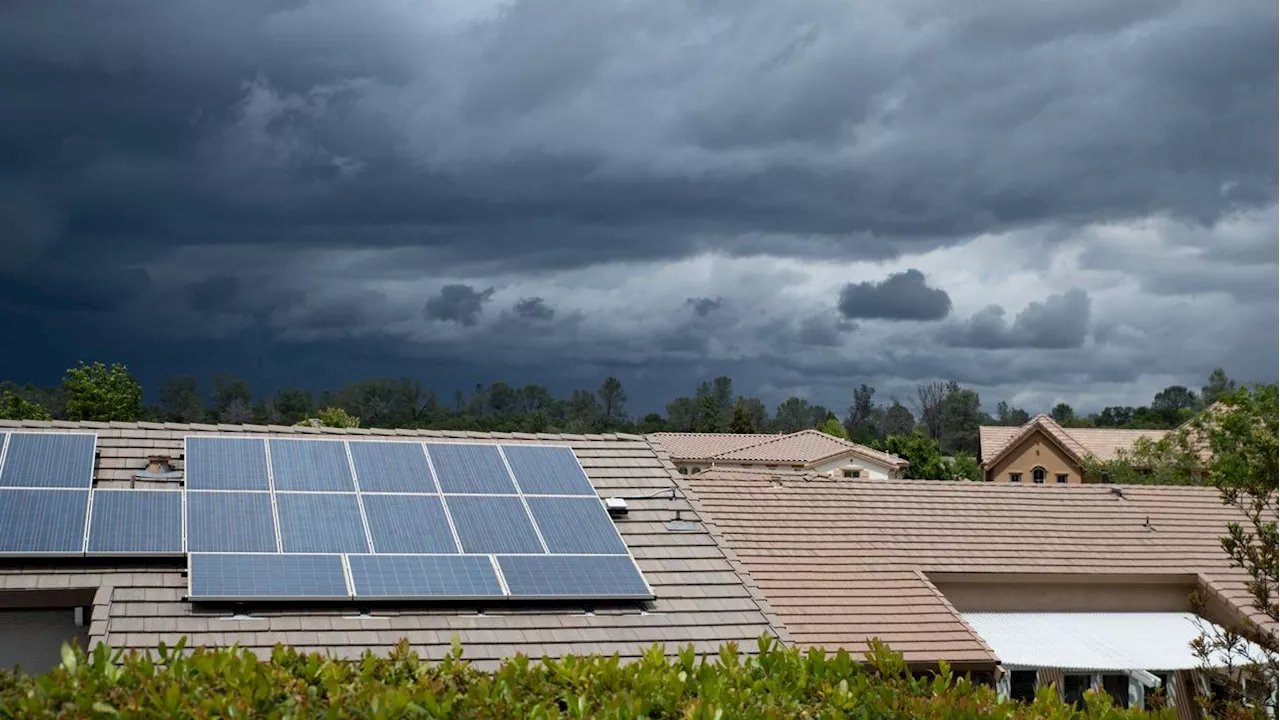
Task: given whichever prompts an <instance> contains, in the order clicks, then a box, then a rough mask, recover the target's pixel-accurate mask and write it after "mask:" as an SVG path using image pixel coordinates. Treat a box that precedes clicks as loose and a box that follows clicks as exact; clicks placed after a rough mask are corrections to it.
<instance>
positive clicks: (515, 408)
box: [0, 363, 1236, 479]
mask: <svg viewBox="0 0 1280 720" xmlns="http://www.w3.org/2000/svg"><path fill="white" fill-rule="evenodd" d="M1235 387H1236V382H1235V381H1234V380H1232V379H1231V378H1230V377H1228V376H1227V374H1226V372H1224V371H1223V370H1222V369H1220V368H1219V369H1216V370H1214V371H1213V373H1212V374H1210V376H1209V378H1208V381H1207V382H1206V384H1205V385H1204V386H1203V387H1202V388H1201V390H1200V392H1199V393H1197V392H1195V391H1193V390H1191V389H1189V388H1186V387H1183V386H1180V385H1174V386H1170V387H1168V388H1165V389H1164V390H1161V391H1160V392H1158V393H1156V394H1155V396H1154V397H1153V398H1152V400H1151V403H1150V404H1149V405H1145V406H1141V407H1137V408H1134V407H1128V406H1119V405H1117V406H1110V407H1106V408H1103V409H1102V410H1101V411H1100V412H1098V413H1095V414H1093V415H1087V416H1083V415H1077V414H1076V412H1075V411H1074V410H1073V409H1072V408H1071V406H1070V405H1067V404H1066V403H1059V404H1058V405H1056V406H1054V407H1053V408H1052V409H1051V410H1050V412H1049V414H1050V415H1051V416H1052V417H1053V418H1054V419H1055V420H1057V421H1058V422H1060V423H1062V424H1063V425H1065V426H1068V427H1117V428H1148V429H1164V428H1172V427H1176V426H1178V425H1179V424H1181V423H1183V422H1184V421H1185V420H1187V419H1188V418H1189V417H1191V416H1192V415H1193V414H1195V412H1197V411H1198V410H1199V409H1201V408H1203V407H1205V406H1206V405H1209V404H1212V403H1213V402H1214V401H1215V400H1216V399H1217V398H1219V397H1221V396H1222V395H1223V394H1224V393H1227V392H1230V391H1231V390H1232V389H1233V388H1235ZM155 397H156V399H157V400H158V402H156V403H154V404H150V405H147V404H144V402H143V390H142V386H141V385H140V384H139V383H138V381H137V380H136V379H135V378H134V377H133V376H132V375H130V373H129V371H128V369H127V368H126V367H125V366H123V365H120V364H114V365H110V366H108V365H106V364H104V363H93V364H84V363H82V364H80V365H79V366H78V367H75V368H71V369H69V370H68V371H67V373H66V375H65V377H64V378H63V380H62V382H61V383H60V384H58V385H55V386H51V387H37V386H34V385H30V384H27V385H21V386H19V385H17V384H15V383H13V382H9V381H5V382H0V417H3V418H10V419H44V418H52V419H68V420H124V421H135V420H150V421H155V422H180V423H201V422H203V423H227V424H236V425H238V424H244V423H255V424H260V425H275V424H283V425H293V424H297V423H300V422H305V421H308V420H310V419H312V418H319V420H320V422H321V424H329V425H352V424H357V423H358V424H361V425H363V426H365V427H403V428H431V429H439V430H475V431H482V432H483V431H487V432H528V433H539V432H550V433H556V432H564V433H598V432H632V433H640V434H645V433H652V432H660V431H670V432H734V433H788V432H796V431H799V430H804V429H808V428H817V429H820V430H822V431H823V432H826V433H829V434H831V435H834V436H838V437H842V438H847V439H849V440H852V441H854V442H858V443H862V444H865V445H868V446H871V447H874V448H877V449H882V450H886V451H888V452H893V453H896V454H898V455H901V456H903V457H905V458H906V459H907V460H909V461H911V463H912V468H913V474H914V475H916V476H917V477H947V476H952V477H973V478H974V479H977V478H978V477H979V476H980V474H979V471H978V469H977V462H976V458H977V457H978V455H979V445H978V428H979V427H980V426H982V425H1021V424H1023V423H1025V422H1027V421H1028V420H1029V419H1030V418H1031V414H1030V413H1029V412H1028V411H1026V410H1024V409H1022V408H1018V407H1013V406H1011V405H1010V404H1009V403H1007V402H1005V401H1000V402H998V403H997V404H996V405H995V414H994V415H992V414H988V413H986V412H984V411H983V410H982V403H981V398H980V397H979V395H978V392H977V391H976V390H974V389H972V388H967V387H964V386H962V385H960V384H959V383H956V382H945V381H932V382H926V383H921V384H920V385H918V386H917V387H916V389H915V393H914V395H913V396H912V397H910V398H907V399H906V401H905V402H903V401H902V400H900V399H898V398H896V397H890V398H889V399H888V402H883V403H881V402H877V401H876V390H875V388H874V387H871V386H870V385H867V384H860V385H858V386H857V387H855V388H853V390H852V392H851V394H850V400H849V405H848V408H847V409H846V410H845V411H844V412H843V413H841V415H837V413H836V411H834V410H832V409H831V408H827V407H825V406H823V405H819V404H814V403H810V402H809V401H808V400H806V399H804V398H800V397H789V398H787V399H786V400H784V401H782V402H781V403H779V404H778V405H777V406H776V407H774V408H773V411H772V412H770V411H769V408H768V407H767V406H766V405H765V404H764V402H763V401H762V400H760V399H759V398H755V397H748V396H744V395H739V394H737V393H736V392H735V390H734V386H733V379H732V378H730V377H728V376H720V377H716V378H712V379H711V380H708V381H705V382H702V383H699V384H698V385H697V386H696V388H695V389H694V392H693V393H692V394H691V395H687V396H681V397H677V398H675V399H673V400H671V401H670V402H668V403H667V404H666V408H665V410H666V412H665V414H663V413H649V414H646V415H643V416H641V417H634V416H632V415H631V414H629V413H628V412H627V401H628V397H627V392H626V389H625V388H624V387H623V384H622V382H621V381H620V380H618V379H617V378H616V377H608V378H605V379H604V381H603V382H601V384H600V386H599V387H598V388H596V389H594V390H590V389H577V390H573V391H572V392H571V393H569V394H568V395H567V396H563V397H555V396H553V395H552V393H551V392H550V391H549V390H548V389H547V388H546V387H545V386H542V385H536V384H526V385H519V386H517V385H511V384H508V383H506V382H494V383H490V384H488V385H485V384H476V385H475V386H474V387H473V388H471V390H470V391H469V392H466V391H463V390H461V389H459V390H455V391H454V392H453V393H452V395H449V396H446V397H441V396H439V395H437V393H436V391H435V390H433V389H430V388H424V387H423V386H422V385H421V384H420V383H419V382H418V381H417V380H413V379H411V378H399V379H387V378H377V379H371V380H361V381H359V382H354V383H351V384H349V385H347V386H346V387H343V388H341V389H338V390H335V391H330V390H326V391H324V392H321V393H319V394H315V393H312V392H310V391H308V390H304V389H298V388H284V389H280V390H278V391H277V392H275V393H272V394H263V395H258V394H255V393H254V392H253V391H252V389H251V388H250V386H249V383H248V382H247V381H245V380H244V379H243V378H240V377H236V376H233V375H216V376H214V377H213V378H211V382H209V383H208V384H207V385H202V384H201V382H200V380H199V379H198V378H196V377H194V376H191V375H172V376H169V377H167V378H165V379H164V380H163V381H162V382H161V383H160V386H159V388H157V392H156V394H155Z"/></svg>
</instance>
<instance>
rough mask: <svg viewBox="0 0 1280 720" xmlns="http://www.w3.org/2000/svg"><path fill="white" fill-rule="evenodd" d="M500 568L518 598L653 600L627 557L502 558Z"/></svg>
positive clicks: (513, 556) (526, 556) (513, 596)
mask: <svg viewBox="0 0 1280 720" xmlns="http://www.w3.org/2000/svg"><path fill="white" fill-rule="evenodd" d="M498 566H499V567H500V568H501V569H502V577H503V578H504V579H505V580H506V581H507V589H508V590H509V591H510V593H511V597H512V598H515V599H525V600H534V599H539V598H547V599H553V598H591V599H600V600H604V599H614V600H651V599H653V592H652V591H651V590H649V587H648V586H647V585H646V584H645V582H644V578H643V577H641V575H640V571H639V570H638V569H637V568H636V565H635V563H634V562H632V560H631V558H630V557H628V556H627V555H589V556H583V555H499V556H498Z"/></svg>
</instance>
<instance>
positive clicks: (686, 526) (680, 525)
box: [664, 510, 700, 532]
mask: <svg viewBox="0 0 1280 720" xmlns="http://www.w3.org/2000/svg"><path fill="white" fill-rule="evenodd" d="M681 513H682V511H680V510H677V511H676V516H675V518H673V519H671V520H668V521H667V522H666V523H664V526H665V527H666V528H667V531H668V532H698V530H699V529H700V528H699V527H698V523H696V522H694V521H693V520H686V519H685V518H684V516H683V515H682V514H681Z"/></svg>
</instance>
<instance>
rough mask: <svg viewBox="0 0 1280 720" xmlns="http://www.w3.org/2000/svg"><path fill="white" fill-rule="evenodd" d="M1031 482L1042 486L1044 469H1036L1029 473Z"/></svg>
mask: <svg viewBox="0 0 1280 720" xmlns="http://www.w3.org/2000/svg"><path fill="white" fill-rule="evenodd" d="M1031 482H1033V483H1035V484H1037V485H1043V484H1044V468H1042V467H1038V468H1036V469H1034V470H1032V471H1031Z"/></svg>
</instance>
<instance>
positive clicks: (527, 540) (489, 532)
mask: <svg viewBox="0 0 1280 720" xmlns="http://www.w3.org/2000/svg"><path fill="white" fill-rule="evenodd" d="M447 502H448V506H449V514H450V515H452V516H453V525H454V527H455V528H457V530H458V539H460V540H461V541H462V551H463V552H468V553H540V552H542V544H541V543H539V542H538V535H537V533H536V532H535V531H534V529H533V523H532V522H530V521H529V514H528V513H526V512H525V510H524V504H523V503H521V502H520V498H518V497H475V496H461V495H455V496H453V497H450V498H447Z"/></svg>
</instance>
